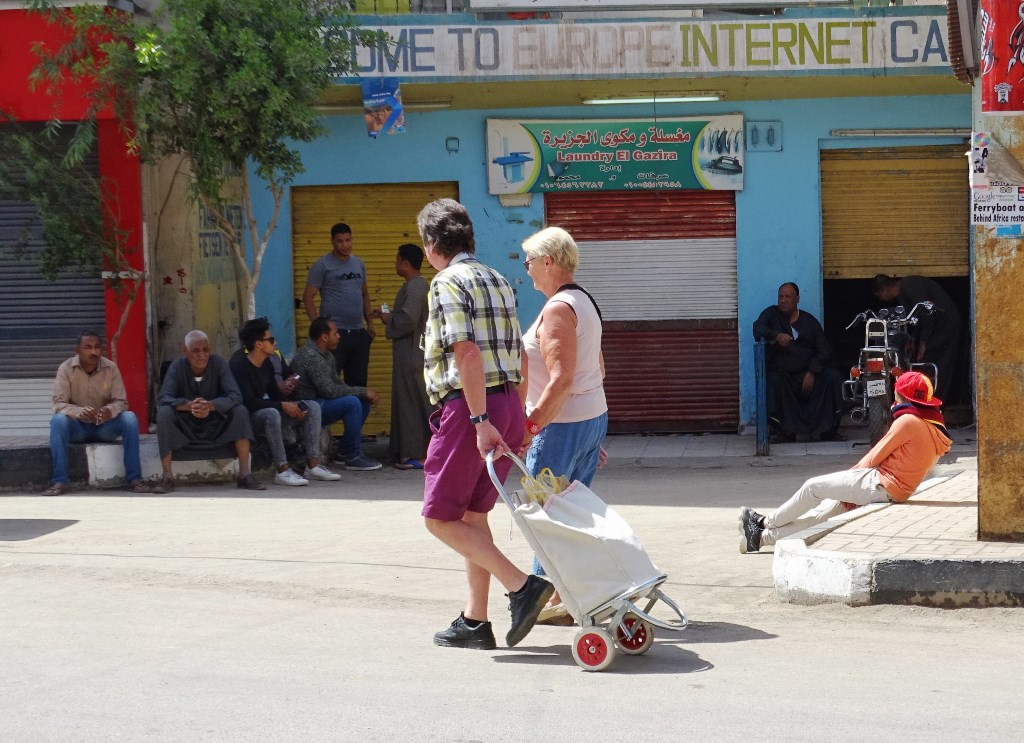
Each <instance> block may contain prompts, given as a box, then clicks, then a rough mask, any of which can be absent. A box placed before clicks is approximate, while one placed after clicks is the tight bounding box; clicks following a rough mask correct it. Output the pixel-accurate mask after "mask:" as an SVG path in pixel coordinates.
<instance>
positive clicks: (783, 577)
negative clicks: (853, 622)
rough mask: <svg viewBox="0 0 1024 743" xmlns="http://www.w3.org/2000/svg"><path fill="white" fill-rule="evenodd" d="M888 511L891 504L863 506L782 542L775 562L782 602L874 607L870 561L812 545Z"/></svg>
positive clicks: (776, 577) (777, 589) (776, 552)
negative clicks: (867, 518)
mask: <svg viewBox="0 0 1024 743" xmlns="http://www.w3.org/2000/svg"><path fill="white" fill-rule="evenodd" d="M888 507H889V504H888V503H875V504H873V505H870V506H863V507H861V508H858V509H856V510H853V511H850V512H848V513H844V514H842V515H841V516H836V517H835V518H832V519H829V520H828V521H826V522H825V523H823V524H818V525H817V526H815V527H812V528H811V529H807V530H806V531H802V532H800V533H799V534H796V535H794V536H792V537H789V538H788V539H782V540H779V542H778V543H777V544H776V545H775V557H774V559H773V560H772V578H773V579H774V581H775V591H776V593H777V594H778V597H779V599H780V600H782V601H785V602H787V603H791V604H829V603H844V604H849V605H850V606H860V605H863V604H869V603H871V583H872V579H871V562H872V558H871V557H869V556H866V555H852V554H847V553H845V552H831V551H826V550H813V549H810V545H812V544H814V543H815V542H816V541H818V540H819V539H821V538H822V537H823V536H825V535H826V534H828V533H830V532H833V531H835V530H836V529H838V528H840V527H841V526H845V525H846V524H848V523H850V522H851V521H856V520H857V519H860V518H863V517H865V516H867V515H868V514H871V513H875V512H876V511H880V510H882V509H884V508H888Z"/></svg>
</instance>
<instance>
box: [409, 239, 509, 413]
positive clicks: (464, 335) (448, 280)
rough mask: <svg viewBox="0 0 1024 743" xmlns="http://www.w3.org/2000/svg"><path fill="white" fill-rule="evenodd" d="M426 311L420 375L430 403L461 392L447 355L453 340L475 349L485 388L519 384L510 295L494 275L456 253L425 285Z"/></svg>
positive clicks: (505, 284) (450, 353) (452, 357)
mask: <svg viewBox="0 0 1024 743" xmlns="http://www.w3.org/2000/svg"><path fill="white" fill-rule="evenodd" d="M428 310H429V314H428V317H427V327H426V331H425V333H424V342H423V376H424V378H425V380H426V383H427V394H428V395H429V396H430V401H431V402H432V403H434V404H435V405H436V404H437V403H438V402H440V401H441V398H443V397H444V396H445V395H447V394H448V393H449V392H452V391H453V390H459V389H462V380H461V379H460V378H459V370H458V369H457V368H456V366H455V352H454V350H453V347H454V345H455V344H456V343H458V342H459V341H473V342H474V343H476V345H477V347H478V348H479V349H480V355H481V358H482V361H483V366H484V382H485V385H486V386H487V387H493V386H495V385H498V384H503V383H504V382H512V383H513V384H520V383H521V382H522V381H523V375H522V357H521V352H522V346H523V342H522V338H521V336H520V334H519V318H518V317H517V315H516V299H515V294H514V293H513V291H512V287H511V286H509V284H508V282H507V281H506V280H505V278H504V277H503V276H502V275H501V274H499V273H498V272H497V271H495V270H493V269H492V268H489V267H487V266H485V265H484V264H483V263H481V262H480V261H478V260H477V259H476V258H474V257H473V256H471V255H469V254H468V253H460V254H459V255H457V256H455V257H454V258H453V259H452V262H451V263H449V264H448V266H447V268H445V269H444V270H443V271H440V272H439V273H438V274H437V275H436V276H434V278H433V280H432V281H431V282H430V294H429V301H428Z"/></svg>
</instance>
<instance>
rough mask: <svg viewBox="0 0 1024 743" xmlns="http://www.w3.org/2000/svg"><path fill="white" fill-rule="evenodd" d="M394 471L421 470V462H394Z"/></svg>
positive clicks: (416, 460) (409, 460)
mask: <svg viewBox="0 0 1024 743" xmlns="http://www.w3.org/2000/svg"><path fill="white" fill-rule="evenodd" d="M395 469H396V470H421V469H423V462H421V461H420V460H418V459H406V460H405V461H404V462H395Z"/></svg>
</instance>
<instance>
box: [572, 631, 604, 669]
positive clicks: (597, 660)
mask: <svg viewBox="0 0 1024 743" xmlns="http://www.w3.org/2000/svg"><path fill="white" fill-rule="evenodd" d="M576 653H577V654H578V655H579V657H580V660H581V661H583V662H584V663H586V664H587V665H588V666H598V665H601V663H603V662H604V659H605V658H607V657H608V644H607V643H606V642H605V640H604V638H603V637H601V636H600V635H597V634H586V635H583V637H581V638H580V639H579V640H577V641H576Z"/></svg>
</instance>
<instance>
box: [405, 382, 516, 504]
mask: <svg viewBox="0 0 1024 743" xmlns="http://www.w3.org/2000/svg"><path fill="white" fill-rule="evenodd" d="M487 415H488V417H489V419H490V421H491V423H492V424H493V425H494V427H495V428H497V429H498V432H499V433H500V434H501V437H502V438H503V439H504V440H505V443H506V444H508V446H509V448H510V449H512V451H517V450H518V449H519V446H520V444H522V442H523V431H524V430H525V428H526V416H525V415H524V413H523V406H522V403H521V402H520V400H519V394H518V393H517V392H516V391H515V387H514V386H513V385H508V389H507V390H506V391H504V392H499V393H496V394H491V395H487ZM430 428H431V430H432V433H433V437H432V438H431V439H430V446H429V447H428V448H427V458H426V459H425V460H424V461H423V474H424V478H425V480H426V482H425V484H424V488H423V511H422V513H423V515H424V516H426V517H427V518H429V519H436V520H438V521H458V520H459V519H461V518H462V517H463V515H464V514H465V513H466V511H473V512H475V513H488V512H489V511H490V510H491V509H492V508H494V503H495V501H497V499H498V491H497V490H495V489H494V483H492V482H491V478H490V475H488V474H487V463H486V462H485V461H484V459H483V458H482V457H481V456H480V452H479V451H477V448H476V427H475V426H474V425H473V424H472V423H470V422H469V407H468V406H467V405H466V400H465V398H461V397H460V398H457V399H455V400H452V401H450V402H446V403H444V404H443V405H442V407H441V409H440V410H438V411H435V412H434V414H433V415H431V416H430ZM511 467H512V461H511V460H510V459H509V458H508V457H502V458H501V459H499V460H498V461H497V462H495V463H494V471H495V473H496V474H497V475H498V477H499V478H501V480H502V481H503V482H504V480H505V477H506V476H508V472H509V469H511Z"/></svg>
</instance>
